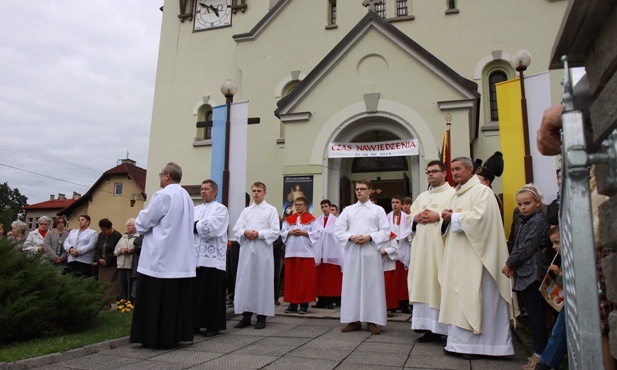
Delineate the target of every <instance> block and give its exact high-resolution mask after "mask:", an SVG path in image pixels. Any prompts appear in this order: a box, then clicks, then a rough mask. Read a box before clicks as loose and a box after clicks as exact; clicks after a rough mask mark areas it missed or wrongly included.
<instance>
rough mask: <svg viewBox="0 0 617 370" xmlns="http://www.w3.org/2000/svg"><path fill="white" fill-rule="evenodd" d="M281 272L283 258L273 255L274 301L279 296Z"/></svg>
mask: <svg viewBox="0 0 617 370" xmlns="http://www.w3.org/2000/svg"><path fill="white" fill-rule="evenodd" d="M282 270H283V256H281V255H278V256H277V255H276V254H275V255H274V300H275V301H278V299H279V297H280V296H281V271H282Z"/></svg>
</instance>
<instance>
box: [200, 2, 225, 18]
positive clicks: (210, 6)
mask: <svg viewBox="0 0 617 370" xmlns="http://www.w3.org/2000/svg"><path fill="white" fill-rule="evenodd" d="M199 5H201V6H203V7H204V8H210V9H211V10H212V11H213V12H214V15H216V16H217V17H220V15H219V11H218V9H217V8H215V7H214V6H212V4H204V3H199Z"/></svg>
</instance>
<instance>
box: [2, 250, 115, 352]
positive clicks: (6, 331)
mask: <svg viewBox="0 0 617 370" xmlns="http://www.w3.org/2000/svg"><path fill="white" fill-rule="evenodd" d="M61 271H62V270H61V269H60V268H59V267H57V266H53V265H52V264H51V263H49V261H47V260H45V259H43V258H42V257H40V256H34V257H32V256H28V255H27V254H26V253H19V252H15V251H14V250H13V245H12V244H11V243H9V242H8V241H7V240H6V239H0V328H2V329H0V344H7V343H11V342H15V341H21V340H27V339H33V338H38V337H41V336H47V335H57V334H62V333H73V332H79V331H82V330H85V329H87V328H89V327H90V326H91V325H93V324H94V323H95V319H96V317H97V315H98V314H99V312H100V311H101V308H102V307H103V305H104V301H103V295H104V294H105V288H104V287H101V286H99V284H98V283H97V282H96V281H95V280H94V279H90V278H87V279H86V278H77V277H73V276H71V275H62V274H61Z"/></svg>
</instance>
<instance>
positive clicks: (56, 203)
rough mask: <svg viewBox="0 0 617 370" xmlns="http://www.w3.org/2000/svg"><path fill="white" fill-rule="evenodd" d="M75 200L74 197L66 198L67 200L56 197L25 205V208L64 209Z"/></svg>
mask: <svg viewBox="0 0 617 370" xmlns="http://www.w3.org/2000/svg"><path fill="white" fill-rule="evenodd" d="M74 202H75V199H72V198H71V199H65V200H60V199H54V200H47V201H45V202H41V203H36V204H30V205H29V206H25V207H24V209H25V210H26V211H28V210H35V209H62V208H64V207H68V206H70V205H71V204H73V203H74Z"/></svg>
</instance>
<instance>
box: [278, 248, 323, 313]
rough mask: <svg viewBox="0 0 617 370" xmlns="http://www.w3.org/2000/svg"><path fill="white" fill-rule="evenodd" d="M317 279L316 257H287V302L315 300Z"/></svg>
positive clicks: (285, 297) (285, 298)
mask: <svg viewBox="0 0 617 370" xmlns="http://www.w3.org/2000/svg"><path fill="white" fill-rule="evenodd" d="M315 280H316V278H315V259H313V258H298V257H291V258H285V296H284V300H285V302H289V303H304V302H313V301H315V299H316V298H317V294H316V292H315Z"/></svg>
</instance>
